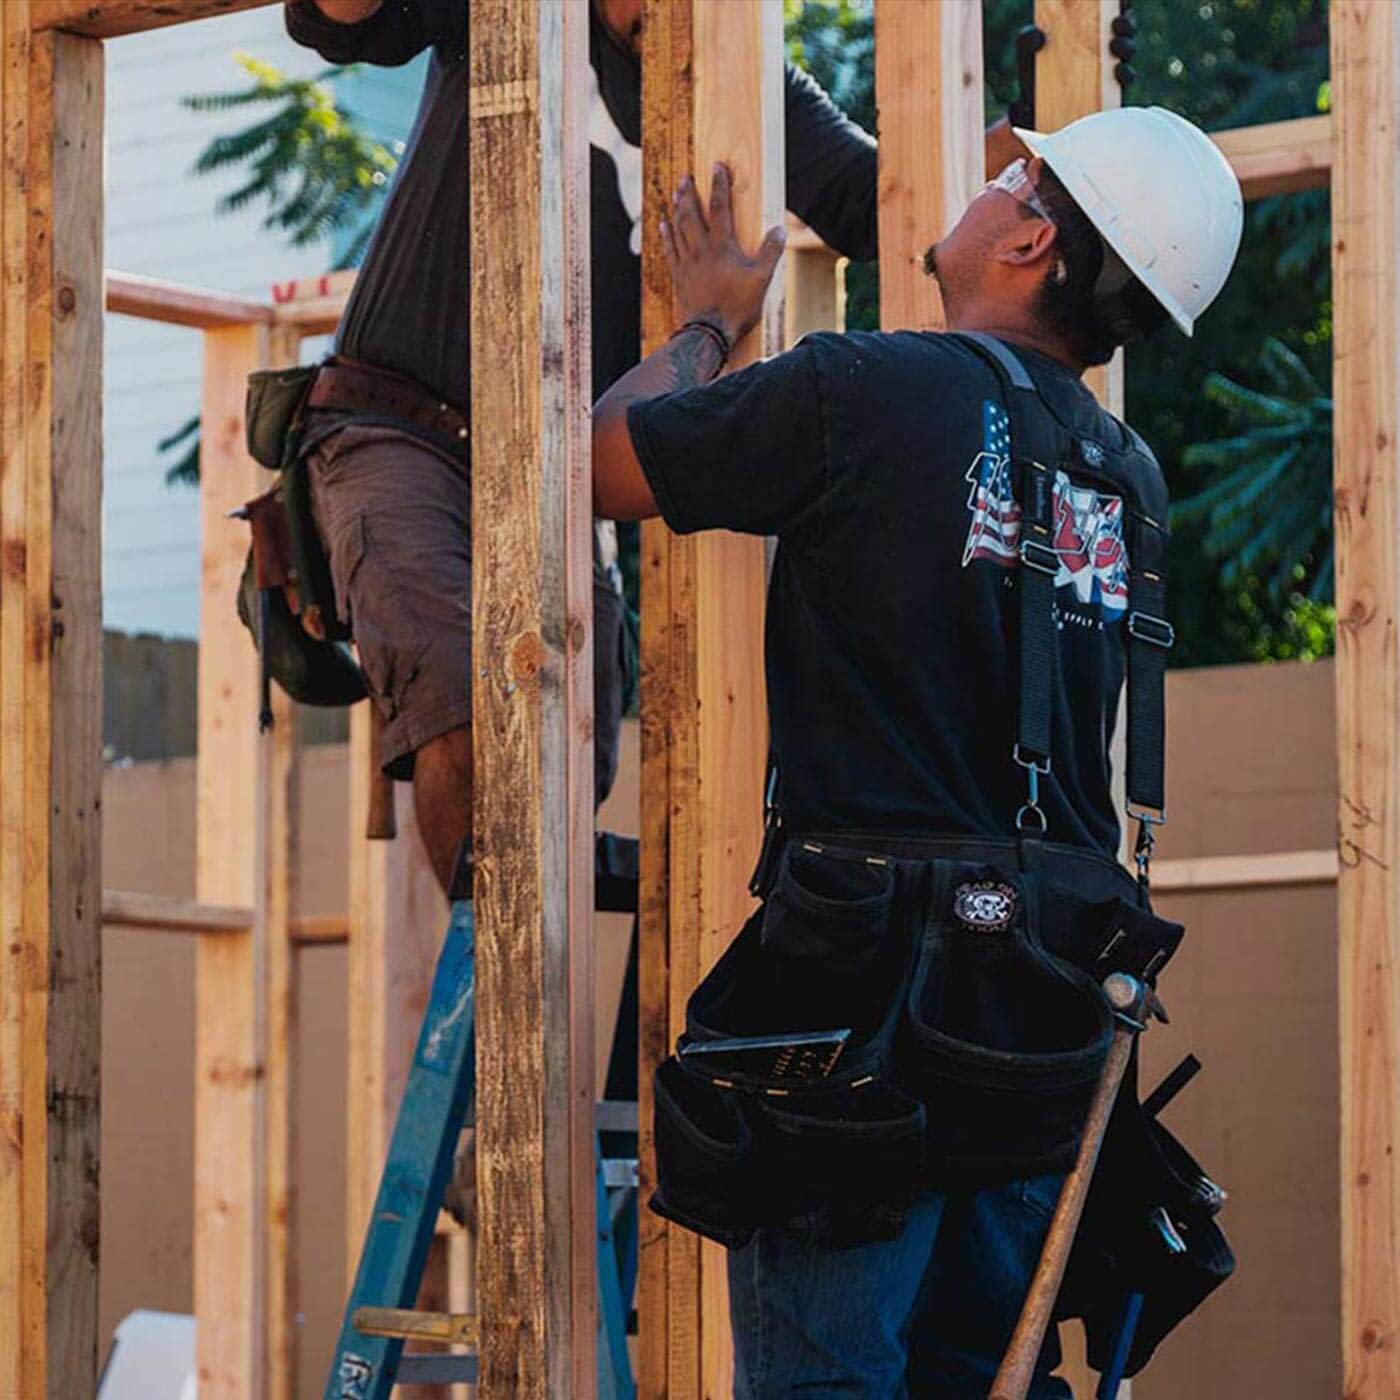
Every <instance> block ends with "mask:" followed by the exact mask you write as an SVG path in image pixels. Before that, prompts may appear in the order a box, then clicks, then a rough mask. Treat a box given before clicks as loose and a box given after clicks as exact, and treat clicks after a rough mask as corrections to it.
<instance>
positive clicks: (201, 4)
mask: <svg viewBox="0 0 1400 1400" xmlns="http://www.w3.org/2000/svg"><path fill="white" fill-rule="evenodd" d="M3 3H5V4H7V5H9V4H16V3H21V0H3ZM23 3H26V4H28V5H29V6H30V7H31V9H32V11H33V16H32V23H33V26H34V28H35V29H37V30H43V29H66V30H68V31H69V32H70V33H73V34H85V35H87V36H88V38H90V39H115V38H117V37H118V36H119V35H121V34H136V33H139V32H140V31H141V30H143V29H162V28H164V27H165V26H167V25H171V24H183V23H185V22H186V21H187V20H192V19H210V18H213V17H214V16H216V15H231V14H234V13H235V12H236V11H238V10H255V9H257V8H258V7H259V6H260V5H273V4H276V3H277V0H23Z"/></svg>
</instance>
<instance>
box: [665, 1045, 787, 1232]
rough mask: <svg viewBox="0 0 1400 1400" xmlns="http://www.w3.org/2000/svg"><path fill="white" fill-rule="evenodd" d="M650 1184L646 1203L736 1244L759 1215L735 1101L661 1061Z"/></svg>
mask: <svg viewBox="0 0 1400 1400" xmlns="http://www.w3.org/2000/svg"><path fill="white" fill-rule="evenodd" d="M653 1082H654V1107H655V1143H656V1174H657V1187H656V1190H655V1192H654V1193H653V1194H652V1197H651V1203H650V1204H651V1208H652V1210H654V1211H655V1212H656V1213H657V1214H658V1215H661V1216H664V1217H665V1218H666V1219H667V1220H674V1221H675V1222H676V1224H678V1225H683V1226H685V1228H686V1229H687V1230H694V1231H695V1232H696V1233H697V1234H701V1235H705V1236H707V1237H708V1238H710V1239H712V1240H717V1241H718V1242H719V1243H720V1244H723V1245H728V1246H729V1247H730V1248H731V1249H738V1248H739V1247H741V1246H742V1245H744V1244H746V1243H747V1242H748V1240H749V1237H750V1236H751V1235H752V1234H753V1232H754V1229H755V1227H756V1226H757V1224H758V1222H759V1219H760V1217H761V1216H762V1214H763V1206H764V1201H763V1198H762V1196H761V1194H760V1193H759V1192H758V1191H757V1190H755V1182H754V1179H753V1155H754V1151H753V1133H752V1131H751V1130H750V1128H749V1123H748V1118H747V1116H746V1114H745V1112H744V1104H743V1101H742V1100H741V1099H740V1098H739V1097H738V1096H737V1095H735V1094H732V1093H726V1092H725V1091H724V1090H722V1089H719V1088H716V1087H715V1086H714V1085H712V1084H710V1083H708V1082H707V1081H706V1080H704V1079H701V1078H699V1077H698V1076H696V1075H693V1074H690V1073H688V1072H687V1071H686V1070H685V1069H683V1068H682V1066H681V1063H680V1061H679V1060H677V1059H675V1058H674V1057H672V1058H671V1059H669V1060H666V1061H664V1062H663V1063H662V1064H661V1065H660V1066H659V1068H658V1069H657V1071H656V1076H655V1079H654V1081H653Z"/></svg>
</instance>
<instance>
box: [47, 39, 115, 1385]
mask: <svg viewBox="0 0 1400 1400" xmlns="http://www.w3.org/2000/svg"><path fill="white" fill-rule="evenodd" d="M32 72H33V73H34V75H35V77H34V79H33V84H34V89H35V91H34V92H33V93H31V110H32V111H35V112H45V111H46V112H47V113H48V114H49V116H50V123H51V124H49V125H48V126H47V128H46V127H45V126H44V125H43V124H40V125H38V126H36V127H35V128H33V129H32V130H31V133H30V150H31V153H32V155H31V159H37V160H39V161H41V162H42V161H45V160H46V159H47V162H48V169H47V171H46V172H45V179H44V180H43V181H42V182H40V184H42V185H43V186H45V187H46V188H47V193H48V211H47V212H48V214H49V220H50V226H49V227H48V228H45V227H43V225H42V222H41V221H42V216H43V212H44V201H43V200H42V199H41V197H40V191H39V189H38V188H34V189H31V193H30V211H31V217H30V256H31V265H37V266H36V278H38V279H41V280H42V279H43V278H47V286H46V287H45V288H44V293H45V294H44V295H43V296H40V297H37V298H36V297H34V295H33V291H32V290H31V308H32V315H33V314H37V316H38V317H39V318H40V320H39V327H40V332H41V333H42V327H43V326H44V325H45V324H47V326H48V327H49V341H48V347H47V349H48V354H49V357H50V384H49V389H50V393H49V415H48V422H47V423H45V422H44V421H43V419H42V418H41V419H39V420H38V421H37V422H36V424H35V431H36V437H37V439H38V440H37V441H36V442H35V444H34V448H35V449H37V450H38V451H39V453H40V454H41V456H42V454H43V452H44V445H43V436H44V435H47V437H48V439H49V450H50V452H51V458H50V462H49V463H44V464H42V465H41V466H40V467H39V470H40V472H41V473H45V474H48V475H49V476H50V497H49V502H48V510H49V512H50V517H49V518H50V519H51V521H52V530H53V544H52V553H51V557H50V563H49V571H50V578H49V579H45V580H42V581H41V580H39V579H35V580H34V582H35V583H36V584H37V585H39V586H41V587H42V589H43V592H42V594H41V596H40V597H39V598H38V599H36V600H35V603H36V604H37V605H38V606H39V607H41V608H42V609H43V611H44V612H45V613H48V611H49V606H50V604H51V605H52V615H51V616H52V621H51V622H50V623H49V625H48V637H49V658H50V662H49V664H50V668H51V669H50V676H49V694H50V697H51V702H52V711H51V714H52V727H51V730H50V735H49V739H50V768H49V775H48V787H49V791H48V793H47V797H46V805H47V810H48V814H49V815H48V823H49V838H50V852H51V853H50V858H49V872H48V902H49V918H50V927H49V974H48V980H49V1011H48V1016H49V1067H48V1081H49V1087H48V1096H49V1125H48V1144H47V1152H48V1162H49V1168H48V1217H49V1224H48V1247H47V1261H46V1262H47V1268H48V1293H49V1300H48V1383H49V1393H50V1394H51V1395H65V1394H87V1393H89V1388H90V1387H92V1386H93V1384H94V1381H95V1371H96V1368H97V1364H98V1346H99V1338H98V1332H97V1327H98V1267H99V1241H98V1216H99V1211H98V1191H99V1176H100V1168H99V1151H100V1140H99V1126H100V1124H99V1118H100V1112H99V1105H100V1088H101V1083H100V1081H101V1065H100V1061H101V1049H102V1046H101V1035H100V1027H101V1018H100V1015H99V1008H100V1006H101V990H102V974H101V966H102V934H101V920H100V909H101V902H102V858H101V819H102V486H101V482H102V310H101V308H102V235H103V213H102V208H101V205H100V203H98V202H97V201H95V200H94V199H93V197H92V192H93V190H94V189H96V188H97V187H98V183H99V182H100V180H101V178H102V156H103V143H102V124H103V108H104V102H103V96H104V93H103V75H104V65H103V56H102V48H101V46H100V45H99V44H97V43H95V42H94V41H92V40H90V39H79V38H75V37H72V36H69V35H55V36H53V37H52V38H48V37H41V38H38V39H36V41H35V44H34V54H33V60H32ZM39 93H43V94H45V96H46V97H47V99H48V100H47V102H45V103H40V102H36V100H35V99H36V97H37V96H38V94H39ZM36 215H37V216H38V220H39V221H36ZM36 348H37V347H36V346H33V345H31V354H32V353H34V351H35V350H36ZM31 460H32V458H31ZM36 620H37V619H36ZM37 818H38V813H37V812H36V819H37Z"/></svg>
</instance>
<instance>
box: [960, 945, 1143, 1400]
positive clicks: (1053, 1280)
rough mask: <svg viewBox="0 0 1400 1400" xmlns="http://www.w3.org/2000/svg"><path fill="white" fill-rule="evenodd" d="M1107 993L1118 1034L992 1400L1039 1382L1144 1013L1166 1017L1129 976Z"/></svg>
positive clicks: (1111, 981)
mask: <svg viewBox="0 0 1400 1400" xmlns="http://www.w3.org/2000/svg"><path fill="white" fill-rule="evenodd" d="M1103 990H1104V995H1105V996H1106V997H1107V998H1108V1004H1109V1005H1110V1006H1111V1007H1112V1008H1113V1017H1114V1020H1115V1022H1116V1023H1117V1029H1116V1030H1115V1031H1114V1034H1113V1042H1112V1044H1111V1045H1110V1046H1109V1048H1108V1058H1107V1059H1106V1060H1105V1061H1104V1066H1103V1073H1102V1074H1100V1075H1099V1082H1098V1084H1097V1086H1096V1087H1095V1089H1094V1097H1093V1100H1092V1101H1091V1102H1090V1104H1089V1116H1088V1118H1087V1119H1086V1120H1085V1123H1084V1136H1083V1137H1082V1138H1081V1139H1080V1142H1079V1156H1078V1157H1077V1158H1076V1160H1075V1163H1074V1168H1073V1170H1072V1171H1071V1172H1070V1174H1069V1175H1068V1176H1067V1177H1065V1184H1064V1185H1063V1186H1062V1187H1061V1188H1060V1199H1059V1201H1058V1203H1057V1204H1056V1206H1055V1215H1054V1218H1053V1219H1052V1220H1051V1221H1050V1232H1049V1233H1048V1234H1047V1235H1046V1236H1045V1245H1044V1247H1043V1248H1042V1250H1041V1252H1040V1262H1039V1263H1038V1264H1037V1265H1036V1268H1035V1273H1034V1274H1033V1275H1032V1276H1031V1285H1030V1288H1029V1290H1028V1291H1027V1293H1026V1301H1025V1303H1024V1304H1023V1306H1022V1308H1021V1316H1020V1318H1019V1319H1018V1320H1017V1323H1016V1330H1015V1331H1014V1332H1013V1333H1012V1334H1011V1341H1010V1343H1009V1345H1008V1346H1007V1348H1006V1354H1005V1355H1004V1356H1003V1357H1002V1359H1001V1369H1000V1370H999V1371H998V1372H997V1378H996V1380H995V1381H993V1382H992V1393H991V1395H990V1396H989V1397H988V1400H1026V1393H1027V1391H1028V1390H1029V1389H1030V1385H1031V1380H1032V1379H1033V1378H1034V1376H1035V1364H1036V1362H1037V1361H1038V1360H1039V1359H1040V1350H1041V1347H1042V1346H1044V1344H1045V1333H1046V1331H1047V1330H1048V1329H1049V1327H1050V1323H1051V1321H1052V1320H1053V1318H1054V1314H1055V1300H1056V1298H1058V1297H1059V1293H1060V1284H1061V1283H1062V1282H1063V1281H1064V1277H1065V1267H1066V1265H1067V1264H1068V1263H1069V1255H1070V1250H1071V1249H1072V1248H1073V1247H1074V1236H1075V1233H1076V1232H1077V1231H1078V1229H1079V1220H1080V1217H1081V1216H1082V1215H1083V1214H1084V1202H1085V1200H1086V1199H1087V1198H1088V1195H1089V1183H1090V1182H1091V1181H1092V1180H1093V1178H1094V1168H1095V1167H1096V1166H1097V1165H1098V1160H1099V1149H1100V1148H1101V1147H1102V1146H1103V1137H1104V1132H1105V1131H1106V1129H1107V1128H1108V1119H1109V1115H1110V1114H1111V1113H1112V1112H1113V1103H1114V1100H1115V1099H1116V1098H1117V1097H1118V1088H1119V1086H1120V1085H1121V1084H1122V1082H1123V1075H1124V1073H1125V1071H1126V1070H1127V1068H1128V1060H1129V1058H1130V1057H1131V1055H1132V1053H1133V1041H1134V1040H1135V1039H1136V1037H1137V1035H1138V1033H1139V1032H1140V1031H1142V1030H1143V1029H1145V1026H1144V1023H1143V1014H1144V1012H1145V1011H1147V1010H1149V1009H1151V1010H1152V1011H1153V1012H1154V1013H1156V1014H1159V1015H1160V1014H1161V1013H1160V1004H1159V1003H1158V1002H1157V999H1156V996H1155V994H1154V993H1153V992H1151V990H1150V989H1149V988H1148V987H1147V986H1145V985H1144V984H1143V983H1141V982H1139V981H1138V980H1137V979H1136V978H1135V977H1129V976H1128V975H1127V974H1126V973H1124V972H1115V973H1112V974H1111V975H1110V976H1108V977H1106V978H1105V979H1104V984H1103ZM1164 1019H1165V1018H1164Z"/></svg>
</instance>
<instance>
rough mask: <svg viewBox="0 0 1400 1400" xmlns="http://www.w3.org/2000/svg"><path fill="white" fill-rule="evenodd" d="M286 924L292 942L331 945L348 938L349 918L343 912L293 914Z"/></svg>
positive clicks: (346, 940) (343, 941) (345, 940)
mask: <svg viewBox="0 0 1400 1400" xmlns="http://www.w3.org/2000/svg"><path fill="white" fill-rule="evenodd" d="M287 924H288V929H289V931H290V934H291V940H292V942H293V943H300V944H306V945H313V944H325V945H327V946H332V945H334V944H337V943H348V942H349V940H350V919H349V917H348V916H347V915H345V914H293V915H292V917H291V918H290V919H289V920H288V921H287Z"/></svg>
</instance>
